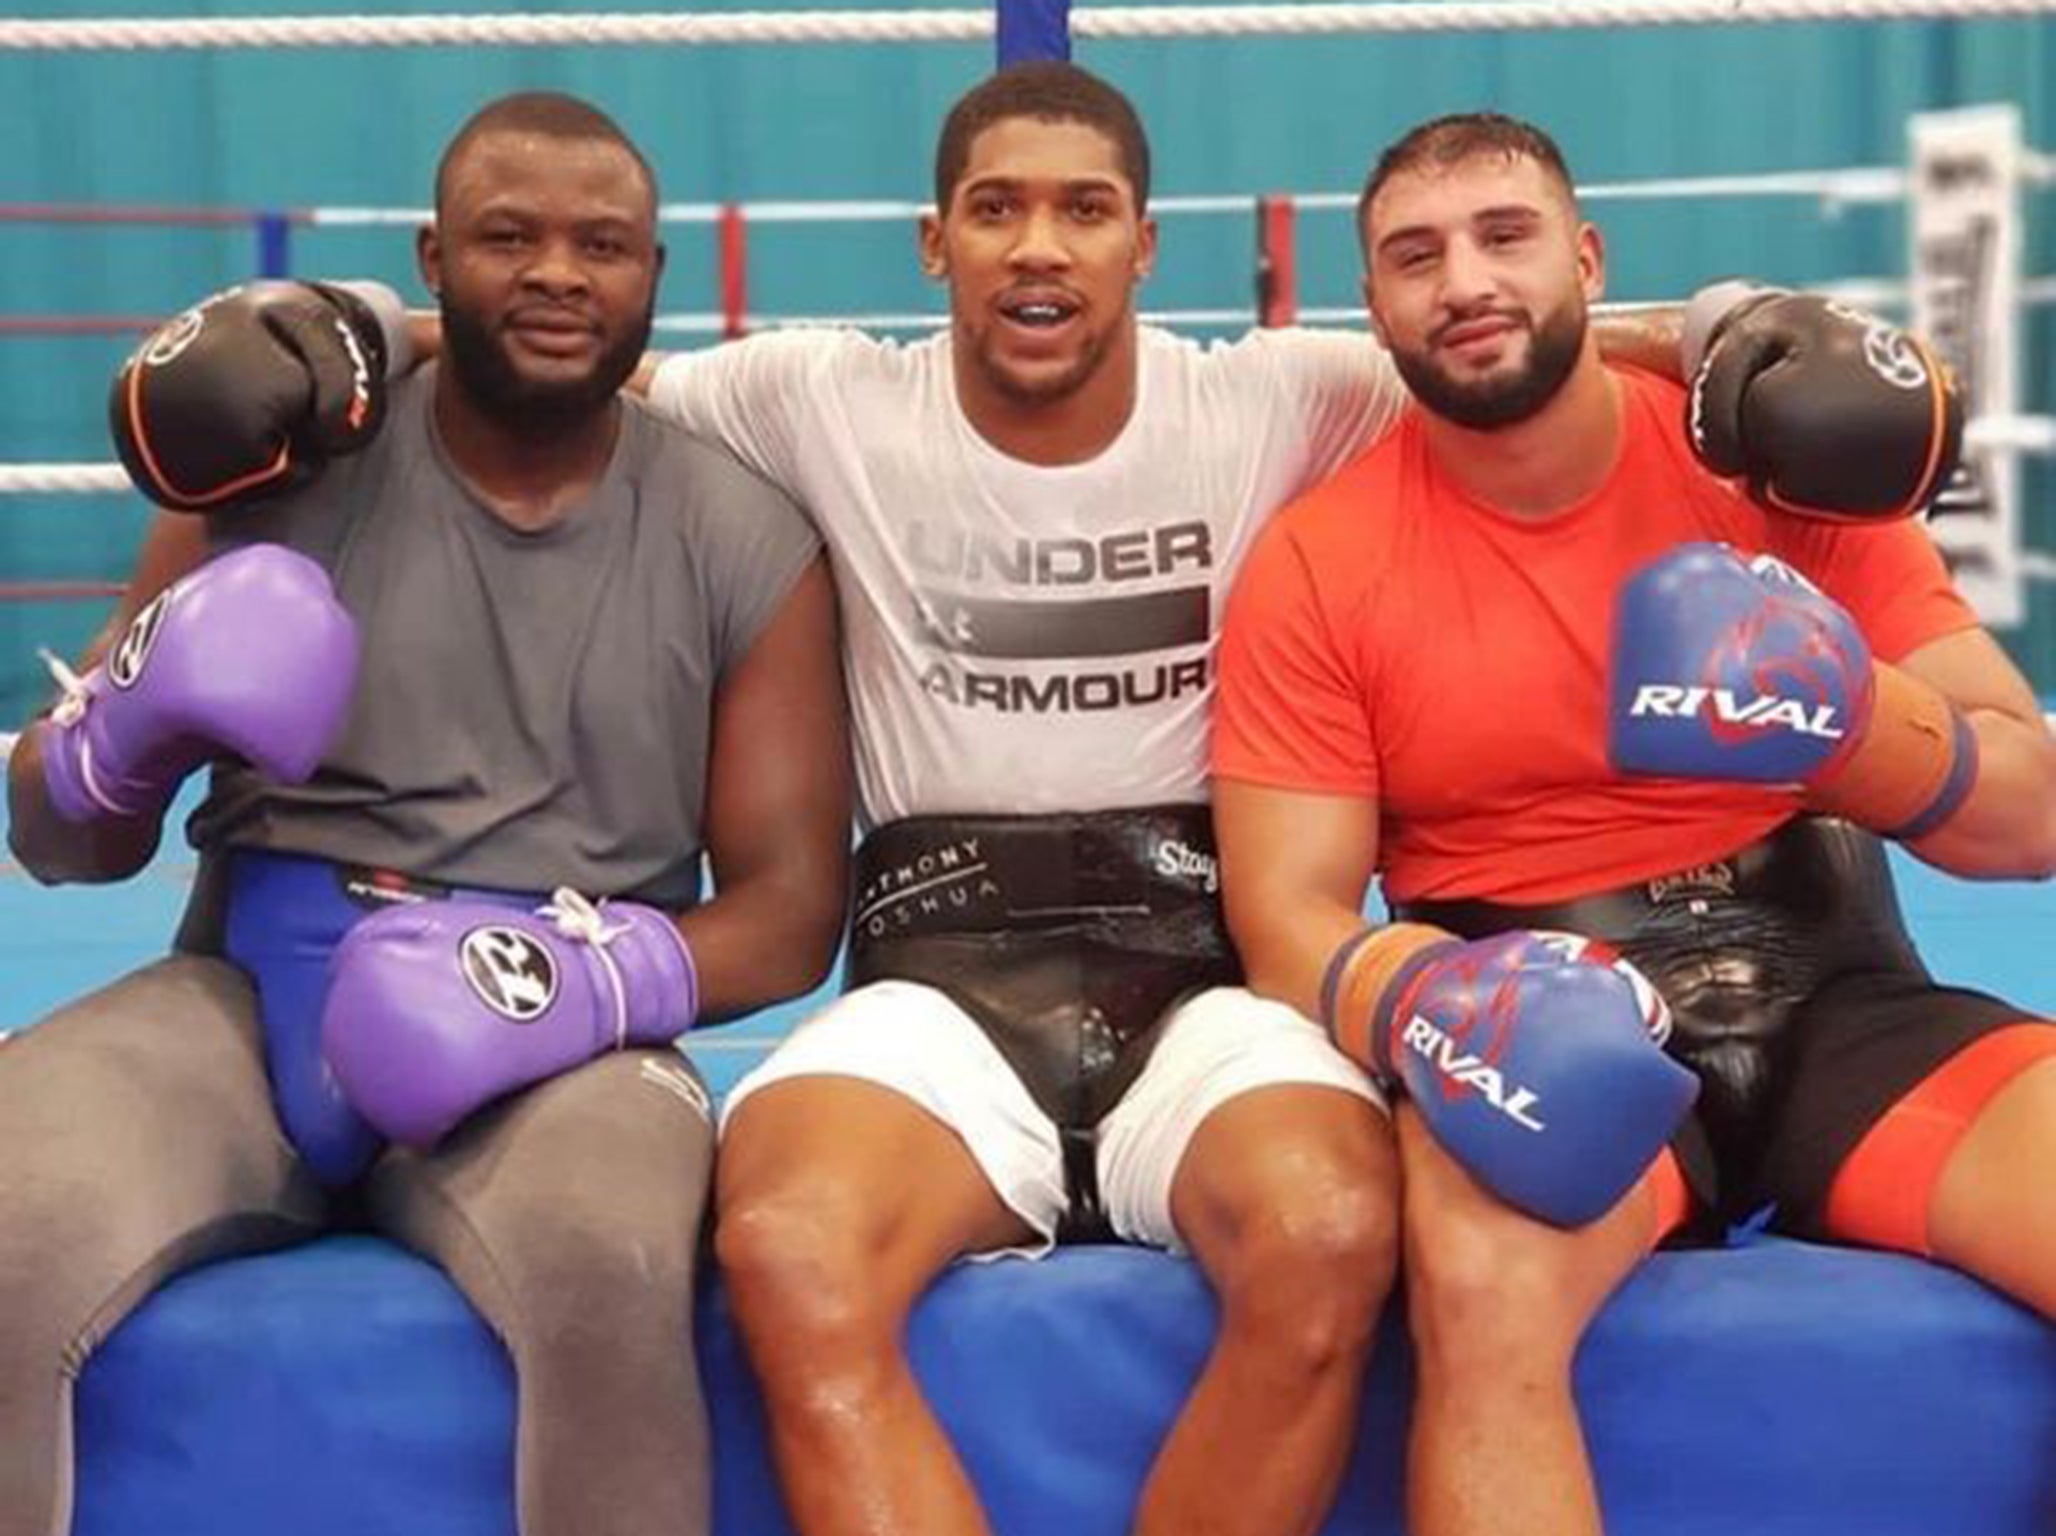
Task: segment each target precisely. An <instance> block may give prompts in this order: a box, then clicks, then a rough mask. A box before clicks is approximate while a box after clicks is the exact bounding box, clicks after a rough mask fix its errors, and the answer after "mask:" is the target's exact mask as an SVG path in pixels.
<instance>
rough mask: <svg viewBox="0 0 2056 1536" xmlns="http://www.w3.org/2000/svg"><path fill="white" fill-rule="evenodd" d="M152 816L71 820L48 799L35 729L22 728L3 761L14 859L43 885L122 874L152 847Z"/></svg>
mask: <svg viewBox="0 0 2056 1536" xmlns="http://www.w3.org/2000/svg"><path fill="white" fill-rule="evenodd" d="M161 835H162V821H161V818H159V817H156V816H136V817H106V818H103V819H100V820H95V821H91V822H71V821H66V820H65V819H64V818H63V817H61V816H59V815H58V814H57V812H56V810H55V809H53V808H52V806H51V804H50V796H49V792H48V790H47V789H46V788H45V787H44V781H43V752H42V742H41V733H40V732H39V731H37V730H35V729H33V728H31V729H30V730H27V731H24V732H23V733H22V736H21V739H20V740H19V741H17V742H16V743H15V747H14V752H13V754H12V755H11V756H10V757H9V759H8V764H7V842H8V847H9V848H10V849H11V850H12V852H13V854H14V857H15V860H16V862H18V863H19V864H20V865H21V867H22V868H23V869H25V870H27V871H28V873H29V874H30V875H31V876H33V877H34V878H35V879H37V880H38V881H41V882H42V883H43V884H45V885H66V884H82V885H104V884H107V883H109V882H112V881H116V880H126V879H127V878H128V877H129V876H130V875H133V874H135V873H136V872H137V871H138V870H140V869H141V868H142V867H143V866H144V865H146V864H148V863H149V862H150V860H151V858H152V857H153V856H154V855H155V854H156V852H157V844H158V840H159V838H160V837H161Z"/></svg>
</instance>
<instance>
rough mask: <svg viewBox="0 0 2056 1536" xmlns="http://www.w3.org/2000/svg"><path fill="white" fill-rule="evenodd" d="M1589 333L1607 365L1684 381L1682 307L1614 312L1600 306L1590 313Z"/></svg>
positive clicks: (1651, 307) (1676, 305) (1614, 310)
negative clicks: (1590, 325)
mask: <svg viewBox="0 0 2056 1536" xmlns="http://www.w3.org/2000/svg"><path fill="white" fill-rule="evenodd" d="M1592 334H1593V336H1594V337H1595V338H1596V339H1597V340H1598V342H1599V352H1600V355H1601V356H1602V357H1604V358H1605V359H1606V360H1607V361H1608V362H1610V363H1625V364H1627V365H1628V366H1629V367H1630V368H1640V369H1642V370H1643V371H1645V372H1647V373H1654V374H1657V375H1659V376H1661V377H1663V378H1666V379H1675V380H1677V381H1678V382H1679V383H1681V384H1682V383H1683V382H1684V381H1685V365H1684V361H1683V356H1682V348H1683V343H1684V335H1685V311H1684V307H1683V306H1682V305H1678V304H1660V305H1650V306H1636V307H1634V308H1625V307H1624V308H1619V309H1613V308H1609V307H1608V306H1607V305H1604V304H1601V305H1599V306H1598V307H1597V308H1596V309H1594V310H1593V312H1592Z"/></svg>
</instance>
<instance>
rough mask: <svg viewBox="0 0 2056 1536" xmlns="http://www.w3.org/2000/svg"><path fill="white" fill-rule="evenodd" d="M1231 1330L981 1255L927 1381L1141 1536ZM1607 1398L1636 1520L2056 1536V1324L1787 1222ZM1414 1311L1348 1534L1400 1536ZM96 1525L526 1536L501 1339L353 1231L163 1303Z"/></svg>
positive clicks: (1618, 1345) (1628, 1530)
mask: <svg viewBox="0 0 2056 1536" xmlns="http://www.w3.org/2000/svg"><path fill="white" fill-rule="evenodd" d="M1212 1327H1213V1307H1212V1301H1211V1298H1210V1297H1209V1295H1208V1293H1207V1290H1206V1287H1205V1286H1204V1284H1203V1283H1202V1282H1201V1281H1200V1279H1199V1277H1198V1275H1197V1273H1196V1272H1195V1271H1194V1270H1193V1269H1192V1267H1191V1266H1190V1265H1188V1264H1186V1263H1183V1262H1182V1261H1179V1260H1175V1259H1171V1258H1168V1257H1166V1256H1164V1255H1162V1254H1158V1253H1151V1252H1145V1251H1141V1250H1134V1249H1115V1248H1106V1249H1078V1250H1070V1251H1066V1252H1064V1253H1061V1254H1059V1255H1057V1256H1056V1257H1055V1258H1053V1259H1051V1260H1049V1261H1046V1262H1044V1263H1041V1264H1036V1265H1030V1264H1021V1263H1001V1264H997V1265H990V1266H976V1267H965V1268H960V1269H957V1270H954V1271H952V1272H951V1273H950V1274H949V1275H947V1276H946V1277H945V1278H944V1279H943V1280H942V1282H941V1283H940V1284H939V1285H937V1287H936V1288H935V1290H934V1292H933V1294H932V1295H931V1296H929V1297H928V1298H927V1300H926V1301H925V1302H924V1303H923V1305H922V1307H921V1309H920V1311H919V1312H918V1314H917V1316H916V1319H915V1323H914V1327H913V1333H912V1348H913V1352H914V1357H915V1362H916V1366H917V1368H918V1369H919V1371H920V1373H921V1376H922V1379H923V1381H924V1383H925V1384H926V1385H927V1388H928V1390H929V1392H930V1395H931V1397H932V1399H933V1400H934V1401H935V1403H936V1405H937V1407H938V1409H939V1411H940V1412H941V1414H942V1417H943V1419H944V1421H945V1423H946V1424H947V1425H948V1427H949V1430H950V1433H951V1434H952V1436H953V1437H954V1438H955V1440H956V1442H957V1444H958V1445H959V1446H960V1447H961V1449H962V1451H963V1454H964V1457H965V1460H966V1462H967V1464H968V1465H969V1466H970V1468H971V1471H972V1474H973V1476H974V1477H975V1479H976V1480H977V1482H978V1485H979V1487H980V1489H981V1491H982V1493H983V1495H984V1497H985V1500H986V1502H987V1505H988V1507H989V1508H990V1510H991V1512H992V1516H993V1521H994V1524H995V1525H996V1527H997V1529H998V1531H999V1532H1000V1533H1002V1536H1031V1533H1032V1536H1054V1533H1058V1532H1062V1533H1064V1536H1122V1533H1125V1532H1126V1530H1127V1528H1128V1519H1129V1515H1130V1513H1131V1512H1132V1509H1133V1505H1134V1500H1135V1497H1136V1493H1137V1491H1138V1489H1139V1488H1140V1486H1141V1480H1142V1476H1143V1473H1144V1471H1145V1469H1146V1467H1147V1466H1148V1463H1149V1460H1150V1458H1151V1456H1152V1455H1153V1453H1154V1451H1155V1448H1156V1446H1157V1444H1158V1443H1159V1441H1160V1440H1161V1438H1162V1436H1163V1433H1164V1430H1165V1428H1166V1427H1167V1426H1168V1424H1169V1423H1170V1421H1171V1418H1172V1415H1173V1414H1174V1413H1175V1412H1176V1408H1177V1404H1178V1402H1179V1400H1180V1398H1181V1397H1182V1396H1183V1394H1184V1393H1185V1391H1186V1390H1187V1389H1188V1388H1189V1386H1190V1385H1191V1382H1192V1380H1193V1379H1194V1377H1195V1376H1196V1375H1197V1374H1198V1371H1199V1367H1200V1364H1201V1362H1202V1360H1203V1359H1204V1357H1205V1353H1206V1349H1207V1345H1208V1342H1209V1339H1210V1337H1211V1332H1212ZM699 1332H700V1344H701V1350H702V1358H703V1361H704V1364H705V1369H706V1374H707V1379H708V1383H709V1390H710V1393H711V1396H712V1402H713V1405H714V1412H715V1435H716V1445H717V1455H718V1458H719V1460H718V1465H717V1468H716V1479H715V1488H716V1501H717V1512H716V1527H717V1530H718V1531H719V1533H720V1536H786V1533H788V1532H789V1530H790V1527H789V1526H788V1524H787V1523H786V1521H785V1518H784V1515H783V1513H782V1510H781V1508H780V1505H779V1502H778V1495H777V1492H776V1490H775V1487H774V1485H773V1484H772V1481H771V1478H770V1471H769V1463H768V1458H767V1455H766V1450H765V1442H764V1432H763V1423H762V1409H761V1405H760V1402H759V1399H758V1397H757V1394H756V1391H755V1388H754V1386H753V1384H752V1383H751V1381H750V1379H749V1376H748V1372H747V1370H746V1368H745V1366H744V1363H743V1359H742V1353H741V1349H740V1346H739V1344H738V1343H737V1341H736V1338H735V1335H734V1333H733V1330H732V1329H731V1328H730V1327H729V1324H728V1320H727V1317H726V1314H725V1310H724V1308H723V1305H722V1302H721V1299H720V1297H719V1295H718V1292H710V1294H709V1296H708V1297H707V1298H706V1304H705V1306H704V1307H703V1309H702V1315H701V1318H700V1330H699ZM1578 1388H1579V1396H1580V1400H1581V1402H1582V1403H1583V1405H1584V1408H1585V1413H1586V1421H1587V1427H1588V1433H1589V1437H1590V1440H1591V1442H1592V1445H1593V1450H1594V1455H1595V1457H1596V1460H1597V1463H1598V1467H1599V1474H1600V1480H1601V1484H1602V1488H1603V1493H1604V1497H1605V1499H1606V1503H1607V1509H1608V1514H1609V1520H1610V1529H1612V1530H1613V1532H1614V1533H1615V1536H1701V1533H1704V1536H1734V1533H1736V1532H1745V1531H1746V1532H1749V1533H1751V1536H1788V1533H1789V1536H1837V1533H1849V1536H1855V1533H1862V1536H1937V1533H1952V1536H1953V1533H1958V1532H1964V1533H1969V1532H1975V1533H1978V1536H2013V1533H2019V1536H2028V1533H2031V1532H2033V1533H2046V1532H2048V1531H2049V1530H2051V1529H2052V1528H2056V1454H2052V1453H2056V1329H2051V1328H2049V1327H2048V1326H2046V1325H2045V1324H2043V1323H2042V1322H2041V1321H2040V1320H2039V1319H2037V1318H2035V1317H2033V1316H2032V1315H2030V1314H2029V1313H2027V1312H2025V1311H2023V1310H2021V1309H2020V1308H2017V1307H2015V1306H2013V1305H2011V1304H2010V1303H2008V1302H2006V1301H2003V1300H2001V1299H2000V1298H1998V1297H1997V1296H1995V1295H1993V1294H1992V1293H1991V1292H1989V1291H1986V1290H1985V1289H1983V1288H1982V1287H1980V1286H1978V1285H1977V1284H1975V1283H1974V1282H1971V1281H1969V1280H1966V1279H1964V1278H1962V1277H1961V1276H1958V1275H1954V1274H1950V1273H1948V1272H1946V1271H1944V1270H1941V1269H1937V1268H1934V1267H1931V1266H1928V1265H1924V1264H1920V1263H1917V1262H1914V1261H1912V1260H1907V1259H1900V1258H1892V1257H1887V1256H1883V1255H1877V1254H1864V1253H1853V1252H1844V1251H1837V1250H1830V1249H1823V1248H1815V1247H1810V1246H1807V1245H1803V1244H1798V1243H1791V1242H1785V1241H1780V1240H1768V1241H1762V1242H1758V1243H1754V1244H1752V1245H1749V1246H1746V1247H1742V1248H1738V1249H1733V1250H1728V1251H1724V1252H1718V1253H1691V1254H1663V1255H1659V1256H1658V1257H1657V1258H1656V1259H1654V1260H1653V1261H1652V1262H1651V1263H1650V1264H1649V1265H1647V1266H1646V1267H1645V1268H1644V1270H1643V1271H1642V1272H1641V1273H1640V1274H1639V1275H1638V1276H1637V1277H1636V1278H1635V1279H1634V1280H1632V1281H1631V1282H1630V1283H1629V1284H1628V1286H1627V1287H1626V1288H1625V1289H1624V1290H1623V1291H1622V1293H1621V1294H1620V1295H1619V1296H1618V1297H1617V1298H1616V1299H1615V1301H1614V1302H1613V1303H1612V1305H1611V1306H1609V1307H1608V1309H1607V1310H1606V1312H1605V1313H1604V1314H1603V1315H1602V1317H1601V1318H1600V1320H1599V1322H1598V1324H1597V1326H1596V1327H1595V1330H1594V1332H1593V1334H1592V1336H1591V1338H1590V1339H1589V1340H1588V1342H1587V1345H1586V1348H1585V1351H1584V1353H1583V1355H1582V1356H1581V1357H1580V1361H1579V1369H1578ZM1407 1390H1408V1384H1407V1380H1406V1359H1405V1349H1404V1346H1403V1343H1402V1341H1401V1339H1400V1338H1399V1336H1398V1334H1397V1331H1396V1330H1395V1329H1394V1328H1391V1327H1388V1329H1387V1331H1386V1336H1385V1339H1384V1341H1383V1343H1382V1345H1381V1348H1380V1355H1379V1361H1378V1364H1377V1366H1376V1369H1375V1371H1374V1373H1373V1380H1372V1383H1371V1391H1370V1398H1369V1402H1368V1405H1367V1407H1366V1411H1365V1415H1364V1420H1363V1428H1362V1433H1361V1436H1360V1442H1359V1445H1358V1448H1357V1453H1356V1456H1355V1458H1354V1460H1353V1461H1352V1464H1351V1467H1350V1472H1349V1477H1348V1481H1347V1483H1346V1485H1345V1488H1344V1490H1343V1494H1342V1498H1341V1500H1340V1502H1339V1504H1338V1506H1337V1509H1336V1511H1335V1514H1334V1516H1333V1518H1332V1519H1331V1520H1330V1521H1329V1523H1328V1525H1327V1527H1326V1529H1327V1531H1328V1532H1330V1533H1333V1536H1343V1533H1344V1532H1348V1533H1350V1536H1384V1533H1396V1532H1398V1530H1399V1528H1400V1527H1399V1515H1398V1486H1397V1485H1398V1474H1399V1468H1400V1457H1401V1447H1402V1436H1403V1434H1404V1404H1405V1400H1406V1393H1407ZM79 1431H80V1432H79V1458H80V1468H79V1472H80V1490H79V1505H78V1521H77V1526H76V1533H77V1536H145V1533H147V1536H245V1533H248V1536H257V1533H264V1536H272V1533H275V1532H279V1531H285V1530H290V1531H293V1532H295V1533H296V1536H331V1533H333V1536H382V1533H393V1536H402V1533H405V1536H416V1533H422V1532H432V1533H434V1536H511V1533H512V1531H513V1510H512V1499H511V1493H510V1489H511V1484H512V1451H511V1446H512V1435H513V1409H512V1383H511V1379H510V1375H509V1370H508V1367H507V1364H506V1361H505V1358H504V1356H503V1355H502V1354H501V1352H500V1350H499V1348H498V1346H497V1345H496V1344H495V1343H494V1342H493V1341H492V1339H491V1338H490V1336H489V1335H488V1334H487V1332H486V1331H485V1329H484V1327H483V1325H482V1324H480V1323H479V1322H478V1321H477V1319H476V1318H475V1317H474V1316H473V1314H472V1313H471V1311H470V1309H469V1308H468V1307H467V1306H466V1305H465V1303H464V1302H463V1300H462V1298H460V1297H459V1296H458V1295H457V1293H456V1291H455V1290H454V1289H453V1288H452V1287H451V1286H450V1285H449V1283H448V1282H447V1281H446V1280H444V1279H443V1277H442V1276H441V1275H440V1274H439V1273H438V1272H436V1271H435V1270H434V1269H432V1268H430V1267H429V1266H427V1265H425V1264H422V1263H421V1262H419V1261H417V1260H415V1259H413V1258H410V1257H408V1256H407V1255H405V1254H402V1253H400V1252H399V1251H398V1250H396V1249H393V1248H391V1247H389V1246H387V1245H385V1244H383V1243H381V1242H377V1241H375V1240H372V1239H368V1238H331V1239H327V1240H324V1241H322V1242H320V1243H316V1244H313V1245H310V1246H308V1247H304V1248H300V1249H297V1250H293V1251H290V1252H286V1253H280V1254H275V1255H269V1256H265V1257H262V1258H255V1259H243V1260H237V1261H234V1262H231V1263H226V1264H220V1265H215V1266H212V1267H210V1268H208V1269H205V1270H201V1271H199V1272H196V1273H194V1274H192V1275H189V1276H186V1277H185V1278H183V1279H181V1280H179V1281H177V1282H175V1283H174V1284H172V1285H170V1286H168V1287H167V1288H166V1289H165V1290H164V1291H162V1292H161V1293H159V1294H158V1295H157V1296H156V1297H155V1298H153V1299H152V1300H150V1301H149V1302H148V1303H146V1304H145V1305H144V1306H143V1307H142V1308H141V1309H140V1310H139V1311H138V1312H137V1313H136V1314H135V1315H134V1316H133V1317H132V1318H131V1319H130V1321H129V1322H128V1323H127V1324H125V1325H124V1326H123V1327H122V1328H120V1329H119V1330H117V1332H116V1333H115V1334H114V1336H113V1337H112V1338H111V1339H109V1340H108V1342H107V1343H106V1344H105V1345H104V1346H103V1348H102V1349H101V1351H100V1353H99V1355H98V1356H97V1357H96V1358H95V1359H94V1360H93V1362H92V1363H91V1364H90V1365H89V1366H88V1368H87V1370H86V1372H85V1375H84V1377H83V1379H82V1381H81V1383H80V1393H79Z"/></svg>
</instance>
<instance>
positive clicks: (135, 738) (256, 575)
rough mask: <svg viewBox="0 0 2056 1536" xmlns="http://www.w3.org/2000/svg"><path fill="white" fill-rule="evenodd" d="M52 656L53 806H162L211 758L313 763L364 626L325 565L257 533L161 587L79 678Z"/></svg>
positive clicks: (299, 775) (351, 681) (344, 690)
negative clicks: (259, 539)
mask: <svg viewBox="0 0 2056 1536" xmlns="http://www.w3.org/2000/svg"><path fill="white" fill-rule="evenodd" d="M46 659H48V660H49V661H50V662H51V667H52V670H53V671H55V672H56V673H57V676H58V680H59V682H60V683H61V684H62V685H63V688H64V695H63V697H62V698H61V699H60V700H59V701H58V704H57V707H56V709H54V710H53V711H52V712H51V715H50V718H49V719H48V720H47V721H46V722H44V723H43V724H42V726H40V727H39V729H41V731H42V732H43V736H42V747H43V780H44V785H45V787H46V788H47V789H48V791H49V796H50V805H51V808H52V809H53V810H55V811H56V812H57V814H58V815H59V816H61V817H63V818H64V819H65V820H66V821H71V822H87V821H94V820H98V819H99V818H101V817H106V816H127V817H132V816H154V815H158V814H160V813H161V812H162V811H163V809H164V806H165V804H166V803H167V802H168V801H169V800H170V799H171V796H172V793H173V792H174V791H175V790H176V789H177V788H178V786H179V783H180V781H181V780H183V779H184V778H185V776H186V775H187V774H189V773H191V772H192V771H193V770H194V769H195V768H197V767H199V766H200V764H202V763H204V762H206V761H207V760H208V759H210V758H215V757H222V756H229V755H233V756H238V757H243V758H247V759H248V760H249V761H250V762H251V763H253V764H254V765H256V767H258V768H259V769H261V770H262V771H263V772H265V773H267V774H270V775H271V776H272V777H273V778H276V779H281V780H284V781H287V782H289V783H298V782H300V781H302V780H305V779H306V778H307V777H308V776H309V775H311V774H312V773H313V772H314V769H315V766H316V764H318V763H319V762H320V761H321V758H322V755H323V754H324V753H326V752H327V751H328V749H329V746H330V745H331V744H332V743H333V741H334V740H335V737H336V736H337V734H338V733H339V732H340V731H341V729H342V725H343V719H344V717H345V715H346V714H347V713H348V711H349V707H350V699H351V695H352V693H353V691H354V690H355V687H356V682H357V626H356V625H355V623H354V622H352V620H351V618H350V615H349V614H348V613H347V612H346V611H345V610H344V608H343V606H342V604H341V603H339V602H338V601H337V600H336V596H335V591H334V589H333V588H332V587H331V586H330V585H329V579H328V574H327V572H325V571H323V570H322V568H321V567H320V566H318V565H316V564H315V563H314V562H313V561H312V560H309V559H308V558H307V557H306V556H305V555H301V554H297V553H295V552H294V551H292V550H290V549H285V548H282V547H280V546H278V545H275V544H254V545H250V546H248V547H246V548H243V549H237V550H234V551H231V552H230V553H228V554H225V555H221V556H219V557H217V558H216V559H213V560H210V561H208V562H207V564H205V565H203V566H201V567H200V568H199V569H197V570H195V571H193V572H191V573H190V574H188V575H186V576H184V577H182V578H181V579H180V580H178V581H175V582H173V583H172V584H171V585H170V586H169V587H167V588H165V589H164V591H163V592H161V593H159V594H158V596H157V597H156V598H155V599H153V600H152V601H151V602H150V604H149V605H148V606H147V607H145V608H144V609H143V611H142V612H141V613H139V614H137V615H136V617H135V619H134V620H133V621H132V622H131V623H130V624H129V627H128V628H127V629H126V630H124V631H123V632H122V636H121V639H120V640H119V641H118V642H116V644H115V646H114V648H113V649H112V650H111V651H109V652H108V654H107V658H106V660H105V662H104V663H103V664H102V665H100V666H97V667H95V668H93V669H92V671H90V672H88V673H87V674H86V675H85V676H84V677H77V676H74V675H73V674H72V673H71V672H70V671H69V669H67V668H65V667H64V666H63V664H62V663H60V662H58V661H56V659H55V658H52V657H46Z"/></svg>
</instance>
